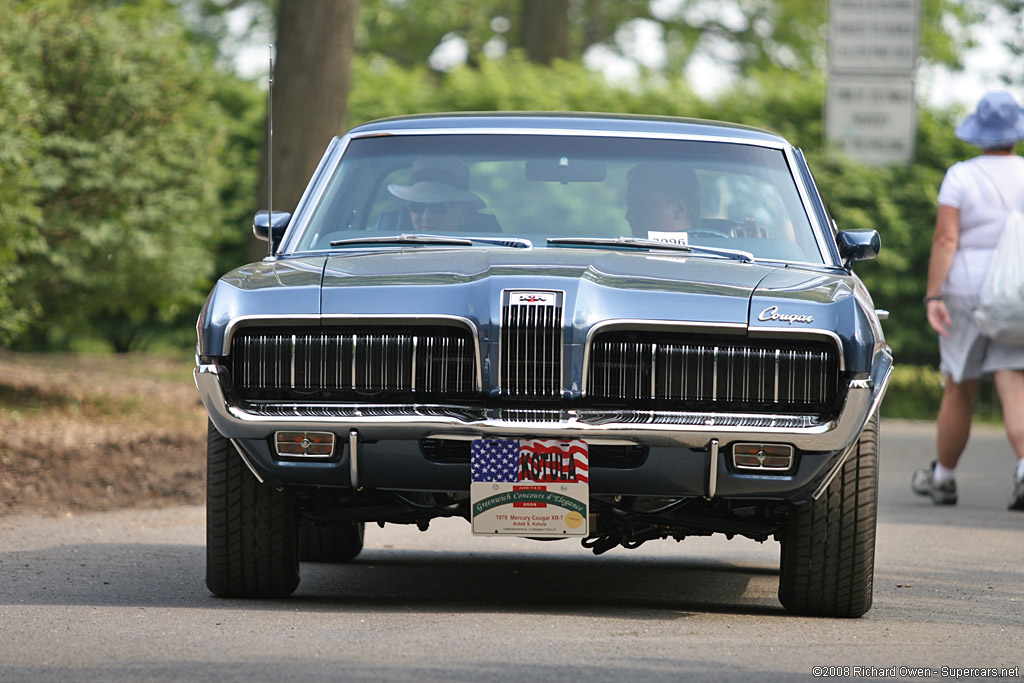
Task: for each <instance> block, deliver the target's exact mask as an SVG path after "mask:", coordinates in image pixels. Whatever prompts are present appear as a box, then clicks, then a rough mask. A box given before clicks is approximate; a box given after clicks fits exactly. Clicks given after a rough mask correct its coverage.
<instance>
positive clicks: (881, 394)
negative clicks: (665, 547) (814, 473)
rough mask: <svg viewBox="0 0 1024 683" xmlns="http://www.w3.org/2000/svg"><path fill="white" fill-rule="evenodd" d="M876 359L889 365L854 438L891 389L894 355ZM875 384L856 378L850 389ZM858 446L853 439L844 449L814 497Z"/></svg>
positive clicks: (862, 388) (828, 482)
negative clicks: (890, 381)
mask: <svg viewBox="0 0 1024 683" xmlns="http://www.w3.org/2000/svg"><path fill="white" fill-rule="evenodd" d="M875 361H876V362H875V365H876V366H877V365H878V363H883V364H885V363H887V364H888V367H887V368H886V370H885V374H884V375H883V376H882V379H881V382H880V383H879V390H878V391H875V392H874V394H873V396H874V398H873V400H872V401H871V405H870V406H869V407H868V411H867V415H866V417H865V418H864V422H863V423H862V424H861V426H860V428H859V429H858V430H857V434H856V436H855V437H854V439H856V438H857V436H859V435H860V432H861V430H862V429H864V425H865V424H867V421H868V420H869V419H871V416H872V415H874V414H875V413H876V412H877V411H878V408H879V406H880V405H881V404H882V399H883V398H885V392H886V391H887V390H888V389H889V380H890V378H891V377H892V368H893V366H892V356H891V355H889V353H888V352H882V353H879V354H878V355H876V356H875ZM873 384H874V383H873V382H872V380H870V379H867V380H863V379H855V380H852V381H851V382H850V390H851V391H852V390H853V389H854V388H856V389H857V390H859V391H872V389H873ZM856 447H857V442H856V440H854V441H851V443H850V445H849V447H848V448H847V449H846V450H845V451H843V454H842V455H841V456H840V457H839V459H838V460H837V461H836V464H835V467H833V468H832V469H831V470H830V471H829V473H828V475H826V476H825V478H824V479H822V480H821V483H820V484H818V488H816V489H815V490H814V494H813V495H812V496H811V498H812V499H814V500H817V499H818V498H820V497H821V494H823V493H824V492H825V489H827V488H828V485H829V484H831V483H832V480H833V479H835V477H836V475H837V474H839V470H840V469H841V468H842V466H843V463H845V462H846V459H847V458H848V457H849V456H850V453H851V452H852V451H853V449H854V448H856Z"/></svg>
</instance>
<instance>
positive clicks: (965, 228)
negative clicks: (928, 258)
mask: <svg viewBox="0 0 1024 683" xmlns="http://www.w3.org/2000/svg"><path fill="white" fill-rule="evenodd" d="M997 186H998V188H999V189H998V191H997V189H996V187H997ZM1000 193H1002V197H1003V198H1000ZM1004 199H1005V203H1004ZM1006 203H1008V204H1009V205H1010V206H1009V207H1007V206H1006ZM939 204H942V205H943V206H951V207H953V208H954V209H959V210H960V241H959V244H958V247H957V251H956V255H955V256H954V257H953V264H952V266H951V267H950V269H949V275H947V276H946V282H945V284H944V285H943V287H942V291H943V293H945V294H958V295H971V294H977V293H978V292H979V291H981V284H982V282H984V280H985V272H986V271H987V270H988V266H989V263H990V262H991V261H992V255H993V254H994V253H995V248H996V244H997V243H998V242H999V236H1000V235H1002V233H1003V224H1004V223H1005V222H1006V215H1007V213H1008V212H1009V208H1016V209H1017V210H1020V211H1024V158H1022V157H1019V156H1017V155H1016V154H1009V155H997V154H982V155H980V156H976V157H974V158H973V159H968V160H967V161H961V162H960V163H957V164H953V165H952V166H951V167H950V168H949V170H948V171H946V177H945V178H943V180H942V186H941V187H940V188H939Z"/></svg>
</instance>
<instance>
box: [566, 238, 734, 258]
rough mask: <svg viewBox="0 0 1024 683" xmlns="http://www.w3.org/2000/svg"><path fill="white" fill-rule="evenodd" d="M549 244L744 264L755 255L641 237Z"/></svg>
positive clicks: (578, 240)
mask: <svg viewBox="0 0 1024 683" xmlns="http://www.w3.org/2000/svg"><path fill="white" fill-rule="evenodd" d="M547 243H548V244H580V245H592V246H595V247H612V248H621V247H625V248H627V249H665V250H668V251H693V252H697V253H699V254H711V255H714V256H724V257H726V258H731V259H736V260H737V261H743V262H744V263H753V262H754V255H753V254H751V253H750V252H749V251H740V250H739V249H718V248H717V247H702V246H699V245H696V244H673V243H672V242H659V241H658V240H648V239H643V238H641V237H549V238H548V240H547Z"/></svg>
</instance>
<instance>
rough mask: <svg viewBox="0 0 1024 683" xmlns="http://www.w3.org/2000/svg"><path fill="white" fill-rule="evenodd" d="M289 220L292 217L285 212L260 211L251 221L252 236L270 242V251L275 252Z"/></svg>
mask: <svg viewBox="0 0 1024 683" xmlns="http://www.w3.org/2000/svg"><path fill="white" fill-rule="evenodd" d="M291 220H292V215H291V214H290V213H288V212H287V211H274V212H272V213H268V212H267V211H260V212H259V213H257V214H256V216H255V217H254V218H253V219H252V234H253V235H255V236H256V239H259V240H263V241H264V242H270V243H271V244H272V245H273V249H272V251H277V245H278V244H280V243H281V238H283V237H284V233H285V230H287V229H288V223H289V222H291Z"/></svg>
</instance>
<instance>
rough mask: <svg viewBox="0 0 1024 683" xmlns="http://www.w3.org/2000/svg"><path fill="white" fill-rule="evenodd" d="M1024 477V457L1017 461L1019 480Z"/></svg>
mask: <svg viewBox="0 0 1024 683" xmlns="http://www.w3.org/2000/svg"><path fill="white" fill-rule="evenodd" d="M1021 479H1024V458H1021V459H1020V460H1018V461H1017V481H1020V480H1021Z"/></svg>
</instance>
